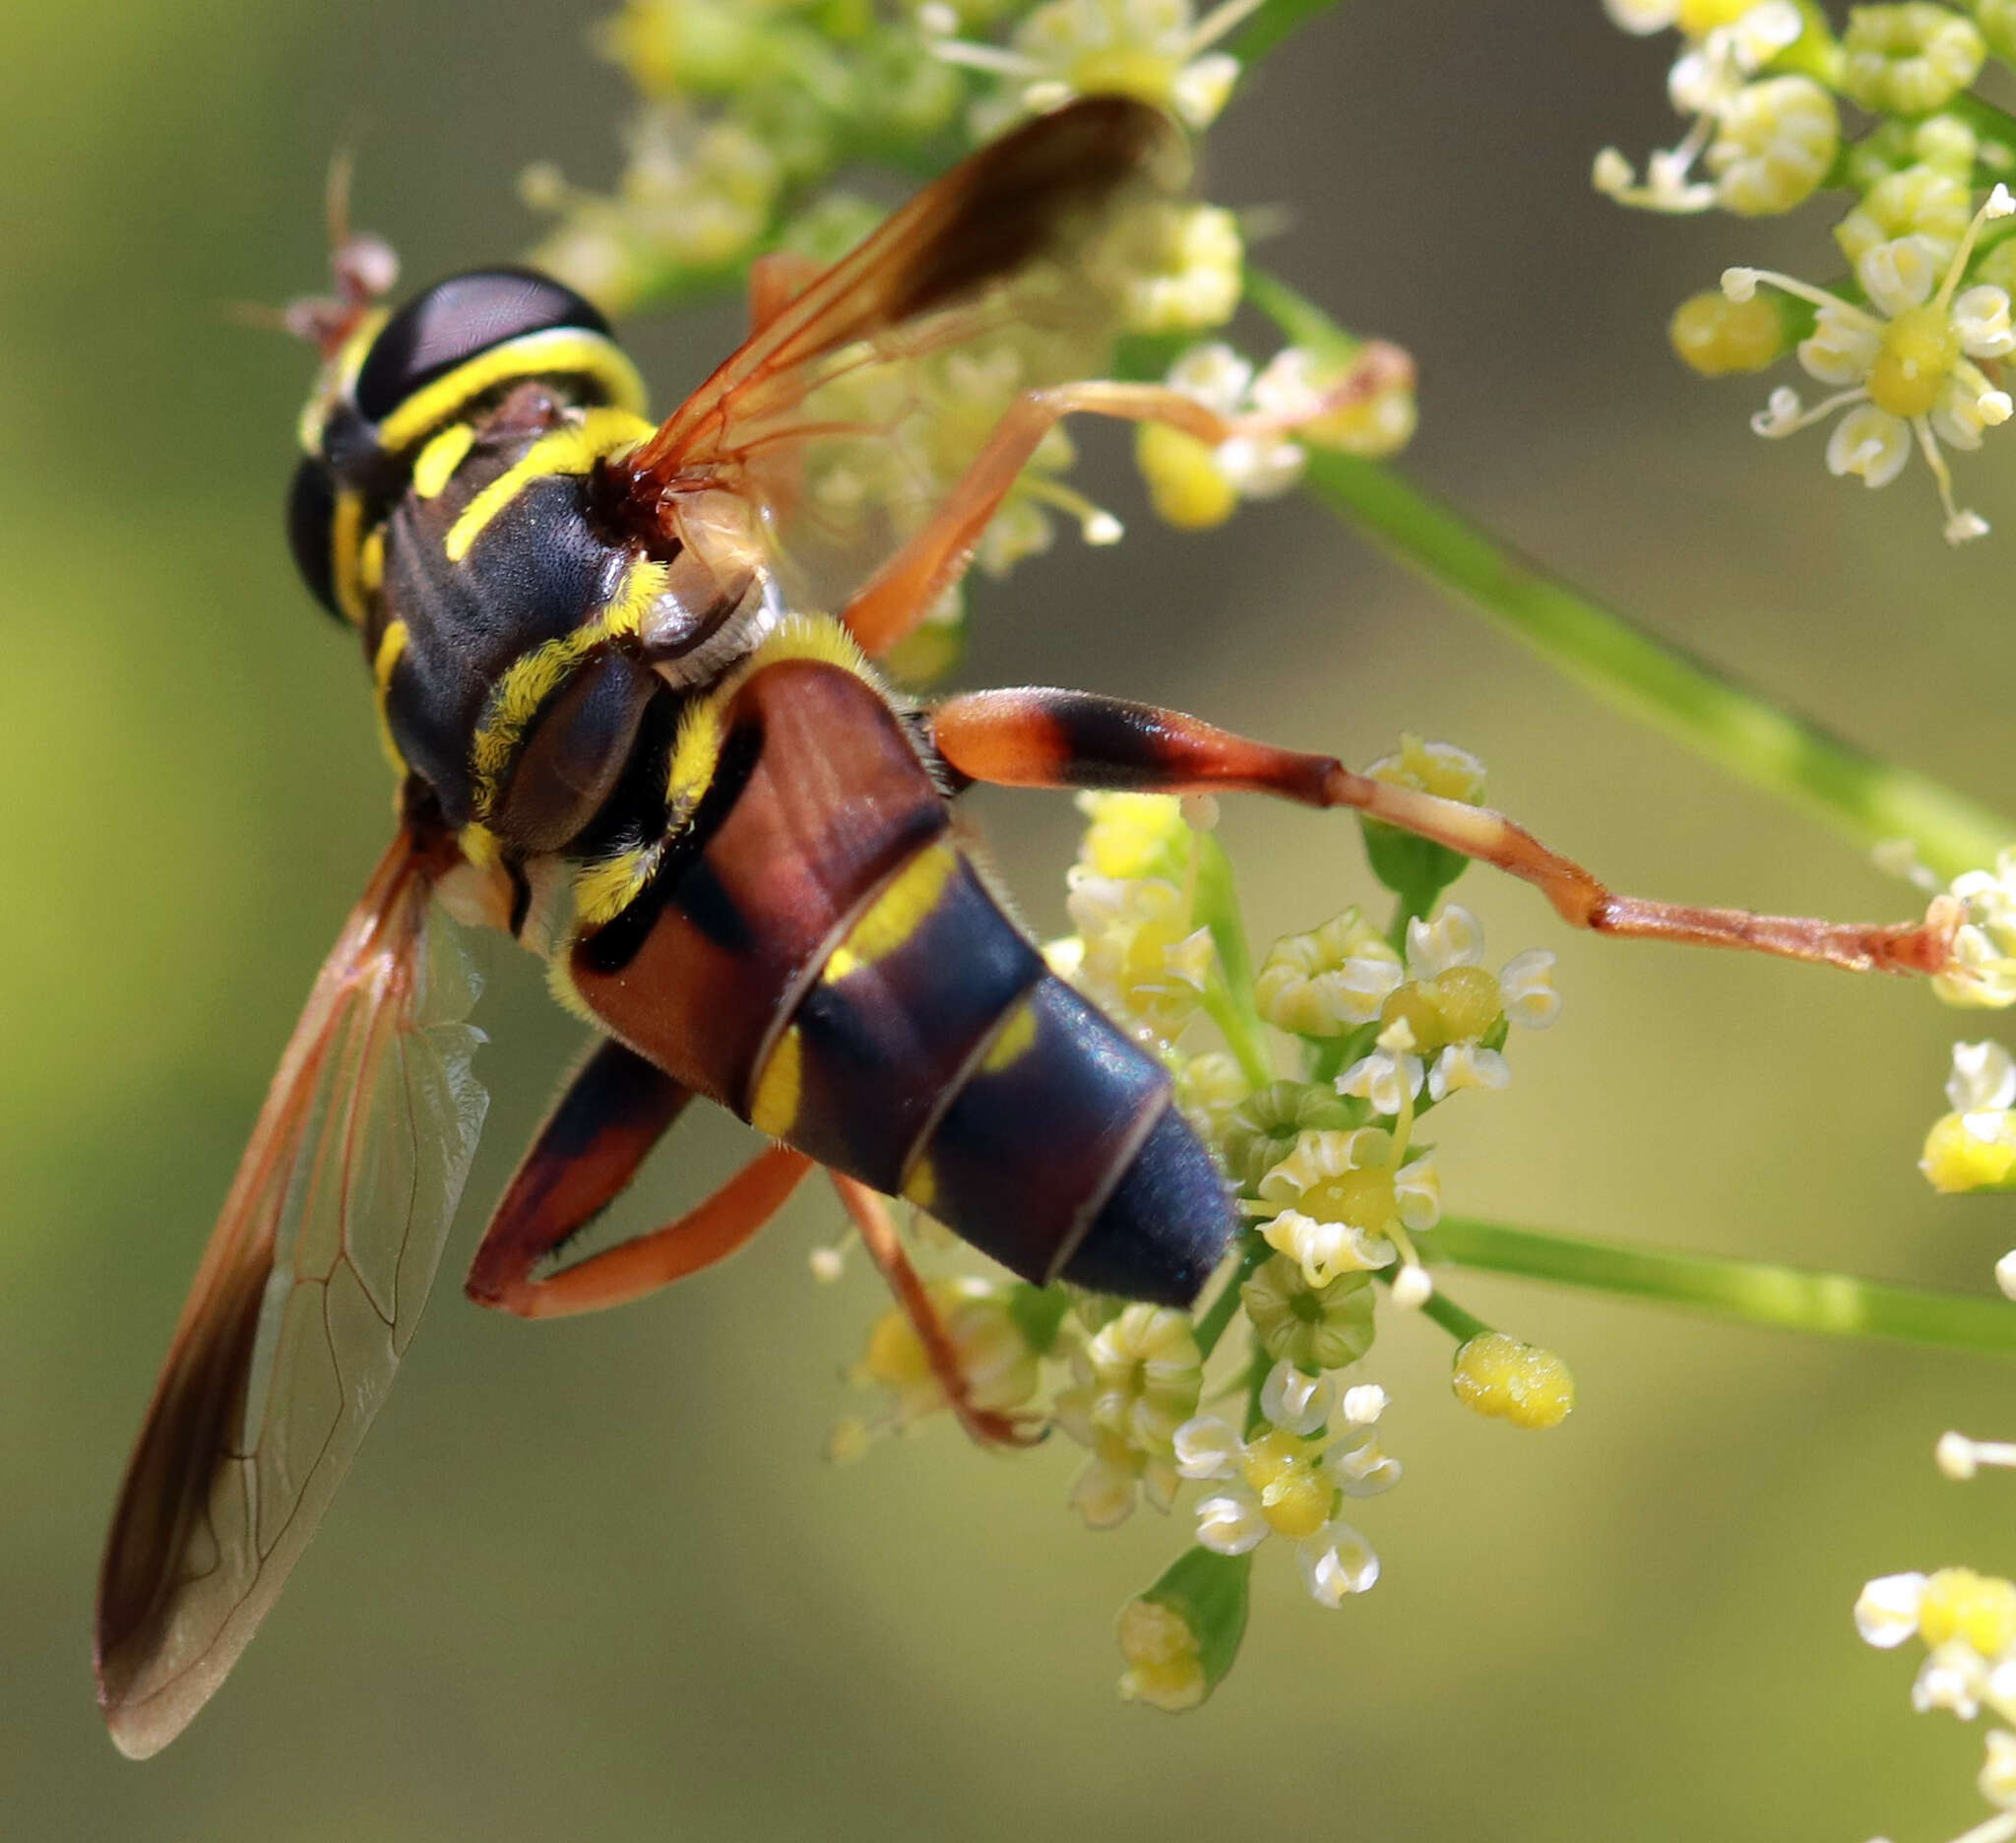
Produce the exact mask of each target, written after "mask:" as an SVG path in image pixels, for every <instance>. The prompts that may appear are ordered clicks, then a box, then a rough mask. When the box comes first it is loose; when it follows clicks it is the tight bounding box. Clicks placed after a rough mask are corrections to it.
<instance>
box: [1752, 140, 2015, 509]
mask: <svg viewBox="0 0 2016 1843" xmlns="http://www.w3.org/2000/svg"><path fill="white" fill-rule="evenodd" d="M1915 170H1917V169H1915ZM1906 176H1907V175H1893V177H1898V178H1903V177H1906ZM1934 182H1936V183H1940V184H1944V183H1949V182H1947V181H1945V180H1944V179H1943V178H1942V177H1941V176H1940V175H1936V174H1932V175H1930V176H1929V178H1928V180H1927V182H1926V183H1927V184H1928V185H1930V184H1932V183H1934ZM1886 183H1887V182H1886ZM1872 196H1873V195H1872ZM1921 202H1922V201H1921ZM1886 209H1887V208H1886ZM1899 209H1900V210H1904V209H1906V207H1903V206H1900V207H1899ZM1996 213H1997V205H1996V201H1995V200H1994V199H1993V198H1990V200H1989V202H1988V204H1986V205H1985V206H1983V207H1982V209H1981V210H1980V211H1979V212H1977V213H1976V214H1975V215H1974V217H1973V219H1972V220H1971V222H1969V223H1968V224H1967V226H1966V229H1965V231H1964V233H1963V234H1962V235H1961V237H1960V239H1959V241H1958V244H1957V245H1956V246H1952V247H1949V246H1948V245H1947V244H1946V243H1945V242H1943V241H1942V240H1940V239H1939V238H1938V237H1936V236H1933V235H1930V234H1927V233H1926V232H1924V231H1920V230H1914V231H1911V232H1909V233H1907V234H1902V235H1895V236H1891V237H1889V238H1888V239H1887V240H1881V241H1873V242H1870V241H1867V240H1866V239H1867V236H1868V235H1869V233H1870V232H1872V231H1873V232H1876V233H1878V234H1880V231H1881V229H1882V228H1883V227H1884V226H1883V225H1879V224H1877V223H1876V222H1875V221H1874V219H1873V218H1872V219H1871V220H1870V221H1869V223H1868V224H1867V225H1866V226H1862V227H1859V228H1858V229H1857V231H1856V234H1855V236H1854V237H1853V238H1851V239H1850V241H1851V245H1852V246H1853V247H1854V248H1855V249H1856V250H1857V252H1858V253H1857V254H1856V256H1855V271H1856V280H1857V282H1858V283H1859V284H1860V286H1861V289H1862V291H1863V293H1864V294H1865V295H1866V296H1867V299H1868V305H1867V306H1866V307H1864V306H1862V305H1860V304H1859V303H1857V302H1853V301H1848V300H1844V299H1843V298H1841V296H1839V295H1837V294H1834V293H1831V292H1830V291H1829V290H1827V289H1825V288H1820V287H1815V286H1812V285H1811V284H1810V283H1806V282H1801V281H1798V280H1796V278H1794V277H1791V276H1786V275H1781V274H1779V273H1777V272H1775V271H1765V270H1756V269H1732V270H1728V271H1725V273H1724V276H1723V290H1724V292H1725V293H1726V294H1727V295H1728V296H1729V297H1730V298H1731V299H1732V300H1745V299H1748V298H1749V297H1750V296H1751V295H1752V294H1753V293H1754V292H1755V291H1756V287H1757V285H1758V284H1759V283H1760V282H1763V283H1768V284H1770V286H1773V287H1776V288H1779V289H1781V290H1782V291H1783V292H1785V293H1788V294H1792V295H1794V296H1796V298H1798V299H1800V300H1804V301H1809V302H1811V303H1812V304H1813V306H1815V307H1816V308H1817V309H1818V310H1819V312H1818V315H1817V318H1816V322H1815V325H1814V329H1813V332H1812V334H1811V335H1810V336H1809V337H1808V338H1806V339H1804V340H1802V341H1800V343H1799V347H1798V358H1799V363H1800V365H1801V366H1802V367H1803V368H1804V369H1805V370H1806V372H1807V373H1808V374H1809V375H1810V376H1812V377H1814V378H1817V379H1818V380H1819V381H1820V382H1821V383H1823V384H1833V385H1839V386H1842V387H1844V388H1841V389H1839V390H1837V391H1836V392H1835V393H1834V394H1833V395H1832V396H1829V397H1827V398H1824V399H1823V400H1822V401H1821V402H1819V403H1817V404H1815V405H1814V406H1813V407H1812V408H1811V409H1807V408H1806V407H1805V406H1804V405H1802V404H1801V403H1800V401H1799V398H1798V394H1797V393H1796V391H1792V390H1788V389H1785V388H1784V387H1780V388H1779V389H1777V390H1774V391H1773V392H1772V393H1771V399H1770V403H1769V406H1768V407H1767V409H1766V410H1765V412H1764V413H1762V414H1760V415H1757V416H1753V417H1752V418H1751V423H1750V426H1751V427H1752V428H1753V429H1754V430H1755V431H1756V432H1757V433H1758V434H1760V435H1763V436H1767V437H1771V438H1774V439H1775V438H1778V437H1781V436H1786V435H1790V434H1792V433H1794V432H1795V431H1796V430H1797V429H1802V428H1806V427H1809V426H1811V425H1812V424H1813V423H1815V422H1819V421H1823V420H1825V419H1826V418H1827V417H1828V416H1831V415H1833V414H1834V413H1835V412H1836V411H1846V412H1847V413H1846V414H1845V415H1843V416H1842V418H1841V420H1840V421H1839V422H1838V423H1836V425H1835V427H1834V430H1833V433H1832V434H1831V436H1830V437H1829V439H1828V443H1827V450H1826V460H1827V467H1828V470H1829V472H1831V473H1833V474H1835V475H1836V476H1838V477H1846V476H1850V475H1854V476H1856V477H1859V478H1860V479H1861V480H1862V481H1863V483H1864V484H1866V485H1868V486H1872V487H1875V486H1884V485H1887V484H1889V482H1890V481H1891V480H1893V479H1895V478H1896V477H1897V476H1898V475H1899V474H1901V473H1902V472H1903V471H1904V467H1905V464H1906V463H1907V462H1908V461H1909V460H1910V458H1911V452H1912V448H1913V446H1914V445H1916V446H1917V448H1918V450H1919V451H1920V452H1921V453H1922V455H1923V456H1924V459H1925V465H1926V466H1927V467H1928V468H1929V469H1930V471H1931V474H1932V478H1933V481H1934V483H1935V484H1936V485H1937V487H1938V490H1939V502H1940V505H1941V506H1942V508H1943V509H1944V512H1945V519H1946V522H1945V528H1944V529H1945V536H1946V539H1947V540H1948V541H1949V542H1952V543H1962V542H1966V541H1967V540H1970V539H1973V538H1978V537H1980V536H1982V535H1983V534H1984V533H1985V532H1986V530H1987V522H1986V520H1985V519H1984V518H1982V517H1981V515H1980V514H1979V513H1976V512H1972V511H1968V510H1965V509H1963V508H1961V507H1960V506H1958V505H1956V504H1955V503H1954V499H1953V480H1952V475H1951V472H1950V471H1949V469H1948V468H1947V465H1946V459H1945V455H1944V453H1943V451H1942V450H1941V447H1940V443H1941V442H1942V441H1943V442H1945V443H1946V444H1948V445H1950V446H1952V447H1956V448H1963V449H1971V448H1977V447H1979V446H1980V445H1981V433H1982V430H1983V429H1985V428H1990V427H1993V426H1995V425H1996V424H1997V423H2000V422H2003V421H2006V420H2008V418H2009V415H2010V413H2011V410H2012V408H2016V406H2012V403H2011V401H2010V398H2009V395H2008V393H2007V392H2005V391H2002V390H2000V389H1999V388H1998V387H1997V386H1996V385H1994V384H1993V383H1991V382H1990V380H1989V378H1988V377H1987V375H1986V373H1985V372H1984V371H1983V370H1982V368H1981V361H1984V360H1992V359H1995V358H1998V357H2000V356H2002V355H2004V354H2005V353H2007V352H2009V351H2010V350H2016V332H2012V330H2011V327H2010V323H2009V298H2008V295H2007V293H2006V291H2005V290H2003V289H2001V288H1997V287H1993V286H1988V285H1985V284H1984V285H1980V286H1975V287H1971V288H1968V289H1966V290H1965V291H1964V292H1963V291H1962V290H1961V288H1960V282H1961V278H1962V276H1963V275H1964V274H1965V272H1966V268H1967V263H1968V259H1969V258H1970V256H1971V255H1972V254H1973V251H1974V245H1975V239H1976V237H1977V236H1978V235H1979V234H1980V231H1981V227H1982V225H1983V224H1984V223H1985V222H1987V220H1988V218H1989V217H1990V216H1993V215H1996ZM1892 222H1895V218H1894V215H1893V218H1892ZM1843 227H1844V229H1845V230H1846V229H1847V228H1848V227H1849V226H1847V225H1844V226H1843Z"/></svg>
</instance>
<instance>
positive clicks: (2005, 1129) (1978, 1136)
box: [1918, 1113, 2016, 1196]
mask: <svg viewBox="0 0 2016 1843" xmlns="http://www.w3.org/2000/svg"><path fill="white" fill-rule="evenodd" d="M2012 1124H2016V1122H2012V1121H2011V1120H2010V1118H2009V1116H2008V1115H2007V1114H2006V1113H2003V1114H1996V1115H1991V1116H1987V1118H1986V1119H1985V1118H1984V1116H1983V1115H1981V1114H1978V1113H1977V1114H1961V1113H1947V1114H1944V1115H1942V1116H1941V1117H1940V1118H1938V1119H1937V1120H1934V1121H1933V1122H1932V1129H1931V1131H1930V1132H1928V1133H1926V1134H1925V1146H1924V1151H1923V1153H1922V1155H1921V1156H1920V1158H1919V1162H1918V1168H1919V1170H1920V1171H1922V1172H1923V1173H1924V1175H1925V1181H1926V1182H1927V1183H1929V1184H1930V1185H1931V1186H1932V1188H1933V1189H1934V1190H1938V1191H1942V1192H1944V1193H1945V1194H1947V1195H1949V1196H1953V1195H1959V1194H1961V1193H1963V1192H1965V1191H1969V1190H1987V1189H1992V1188H1993V1187H1994V1186H1996V1185H1997V1184H2002V1183H2006V1182H2008V1180H2009V1177H2010V1175H2011V1174H2012V1173H2016V1132H2011V1131H2010V1130H2009V1128H2010V1126H2011V1125H2012ZM1984 1125H1998V1126H1999V1130H1991V1131H1986V1132H1984V1131H1983V1130H1982V1127H1983V1126H1984Z"/></svg>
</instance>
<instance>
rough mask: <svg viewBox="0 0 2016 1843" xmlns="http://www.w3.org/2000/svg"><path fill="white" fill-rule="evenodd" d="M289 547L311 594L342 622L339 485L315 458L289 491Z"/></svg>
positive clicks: (296, 476)
mask: <svg viewBox="0 0 2016 1843" xmlns="http://www.w3.org/2000/svg"><path fill="white" fill-rule="evenodd" d="M287 543H288V546H289V547H290V548H291V549H292V550H293V553H294V565H295V567H296V568H297V569H299V570H300V572H301V580H302V581H303V582H305V583H306V584H307V585H308V589H309V593H310V594H312V595H313V596H314V598H315V600H316V601H318V602H320V603H321V604H322V605H323V606H324V607H326V608H327V609H328V610H329V611H330V612H331V613H332V614H335V615H337V616H338V617H339V618H341V616H342V612H343V610H342V609H340V608H339V607H338V606H337V604H336V482H335V481H334V480H333V479H331V478H330V475H329V469H328V468H326V467H325V466H324V465H323V464H322V463H321V462H320V461H318V460H317V459H316V458H315V457H314V456H313V455H309V456H308V457H306V458H305V459H304V460H303V461H302V463H301V465H300V466H299V467H297V468H296V469H295V470H294V483H293V484H292V485H291V486H290V487H288V488H287Z"/></svg>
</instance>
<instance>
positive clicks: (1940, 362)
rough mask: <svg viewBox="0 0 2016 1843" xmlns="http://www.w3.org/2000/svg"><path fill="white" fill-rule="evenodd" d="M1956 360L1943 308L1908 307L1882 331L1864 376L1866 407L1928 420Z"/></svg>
mask: <svg viewBox="0 0 2016 1843" xmlns="http://www.w3.org/2000/svg"><path fill="white" fill-rule="evenodd" d="M1959 357H1960V335H1959V334H1958V333H1956V332H1955V331H1954V330H1953V321H1952V316H1951V315H1950V314H1949V313H1948V311H1947V310H1946V308H1945V307H1944V306H1943V305H1936V304H1927V305H1926V306H1923V307H1910V308H1907V309H1906V310H1905V311H1904V312H1903V313H1901V314H1899V315H1898V316H1897V318H1896V319H1894V320H1892V321H1891V322H1890V324H1889V325H1888V326H1887V327H1885V328H1884V330H1883V350H1882V352H1881V354H1880V355H1879V356H1878V357H1877V359H1876V362H1875V364H1874V365H1873V366H1872V367H1871V368H1870V371H1869V401H1870V402H1871V403H1873V404H1874V405H1875V406H1876V408H1877V409H1879V410H1887V411H1889V413H1891V414H1892V415H1897V416H1905V417H1911V416H1921V415H1929V414H1930V413H1931V409H1932V406H1933V405H1934V404H1935V403H1937V402H1938V400H1939V393H1940V391H1941V390H1943V389H1944V388H1945V384H1946V379H1947V376H1948V375H1949V374H1950V373H1951V371H1952V369H1953V366H1954V364H1955V362H1956V361H1957V360H1958V359H1959Z"/></svg>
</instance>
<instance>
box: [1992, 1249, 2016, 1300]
mask: <svg viewBox="0 0 2016 1843" xmlns="http://www.w3.org/2000/svg"><path fill="white" fill-rule="evenodd" d="M1995 1285H1996V1286H1997V1287H1999V1288H2000V1289H2001V1294H2002V1297H2003V1298H2004V1299H2009V1300H2016V1248H2011V1249H2010V1250H2009V1251H2008V1253H2006V1254H2004V1255H2003V1256H2002V1258H2001V1259H2000V1260H1998V1261H1997V1262H1996V1263H1995Z"/></svg>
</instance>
